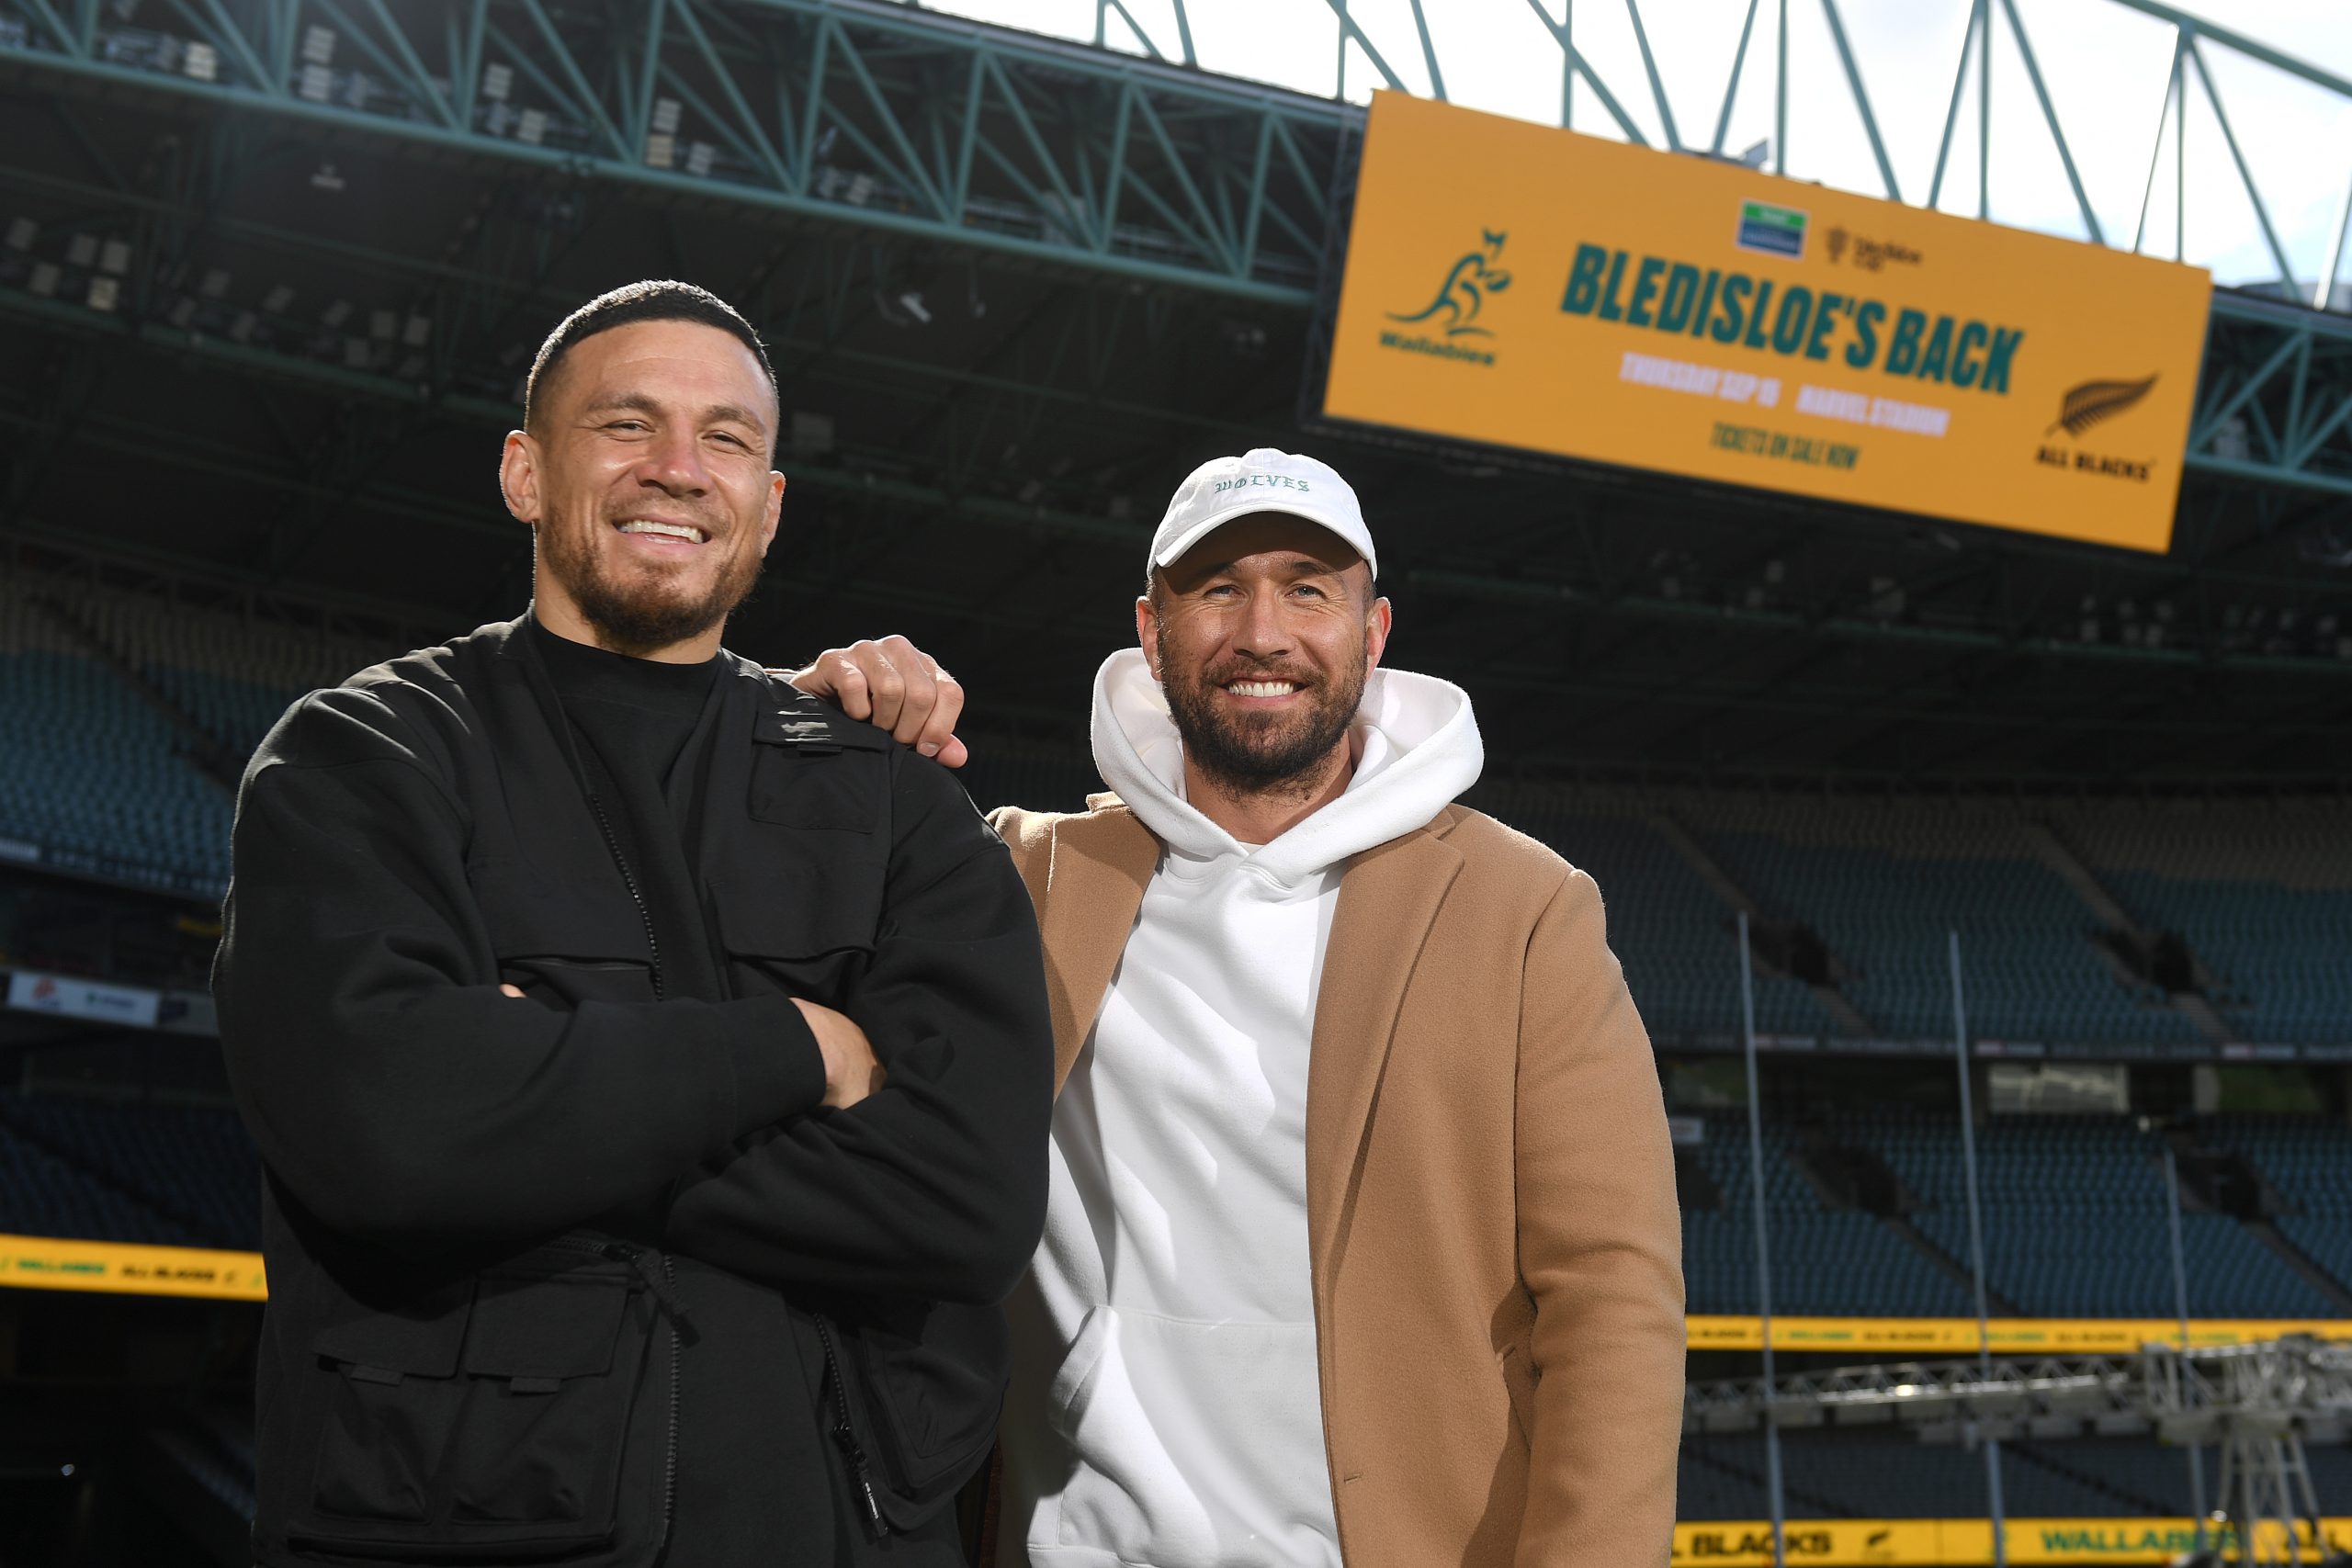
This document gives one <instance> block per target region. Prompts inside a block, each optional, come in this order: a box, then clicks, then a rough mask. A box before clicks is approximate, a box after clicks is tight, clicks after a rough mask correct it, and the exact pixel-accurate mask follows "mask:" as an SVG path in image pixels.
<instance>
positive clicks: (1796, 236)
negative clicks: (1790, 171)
mask: <svg viewBox="0 0 2352 1568" xmlns="http://www.w3.org/2000/svg"><path fill="white" fill-rule="evenodd" d="M1739 245H1740V247H1741V248H1742V249H1743V250H1750V251H1762V252H1763V253H1764V254H1767V255H1774V256H1801V255H1803V254H1804V213H1802V212H1800V211H1798V210H1797V209H1795V208H1793V207H1774V206H1773V205H1771V203H1770V202H1764V201H1744V202H1742V203H1740V207H1739Z"/></svg>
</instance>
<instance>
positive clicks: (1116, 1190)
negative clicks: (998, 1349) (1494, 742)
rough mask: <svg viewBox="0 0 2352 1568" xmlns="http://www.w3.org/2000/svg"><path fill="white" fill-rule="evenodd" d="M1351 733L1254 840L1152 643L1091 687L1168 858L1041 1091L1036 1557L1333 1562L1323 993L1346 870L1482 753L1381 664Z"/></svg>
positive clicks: (1015, 1485)
mask: <svg viewBox="0 0 2352 1568" xmlns="http://www.w3.org/2000/svg"><path fill="white" fill-rule="evenodd" d="M1350 739H1351V746H1352V747H1353V749H1354V752H1355V758H1356V766H1355V775H1354V777H1353V779H1352V780H1351V782H1350V784H1349V785H1348V788H1347V792H1346V793H1345V794H1344V795H1340V798H1339V799H1337V800H1335V801H1333V802H1331V803H1330V804H1329V805H1328V806H1326V807H1323V808H1322V809H1321V810H1319V811H1317V812H1316V813H1315V814H1314V815H1313V816H1311V817H1309V818H1306V820H1305V821H1304V822H1301V823H1300V824H1299V825H1298V826H1296V827H1295V828H1293V829H1291V830H1290V831H1288V832H1286V833H1284V834H1283V835H1282V836H1281V837H1279V838H1277V839H1276V840H1273V842H1272V843H1270V844H1266V845H1263V846H1260V847H1252V846H1250V845H1248V844H1244V843H1242V842H1240V841H1239V840H1236V839H1235V838H1234V837H1233V836H1232V835H1231V834H1229V833H1227V832H1226V831H1225V829H1222V828H1219V827H1218V826H1216V824H1215V823H1213V822H1211V821H1210V820H1209V819H1208V818H1205V817H1204V816H1202V815H1201V814H1200V813H1199V812H1198V811H1196V810H1194V809H1193V807H1191V806H1190V805H1188V804H1187V803H1186V802H1185V799H1184V795H1183V751H1182V743H1181V742H1180V741H1179V739H1178V738H1177V734H1176V728H1175V725H1174V723H1173V722H1172V721H1171V720H1170V717H1169V713H1168V704H1167V700H1166V698H1165V697H1164V696H1163V695H1162V694H1161V692H1160V689H1159V683H1158V682H1155V681H1154V680H1153V679H1152V678H1151V675H1150V672H1149V671H1148V668H1147V667H1146V665H1145V663H1144V659H1143V654H1142V652H1141V651H1140V650H1139V649H1125V650H1123V651H1121V652H1119V653H1115V654H1114V655H1112V656H1111V658H1110V659H1109V660H1107V661H1105V662H1104V664H1103V669H1102V671H1101V672H1100V673H1099V674H1098V675H1097V676H1096V677H1095V682H1094V760H1095V764H1096V766H1097V767H1099V768H1100V769H1101V770H1102V773H1103V779H1104V780H1105V781H1106V782H1107V783H1109V784H1110V785H1111V786H1112V788H1114V790H1116V791H1117V792H1118V794H1119V797H1120V798H1121V799H1122V800H1124V801H1125V802H1126V803H1127V805H1128V806H1129V807H1131V808H1132V809H1133V810H1134V812H1135V814H1136V817H1137V818H1140V819H1141V820H1142V822H1143V824H1144V826H1146V827H1147V828H1149V829H1151V830H1152V832H1153V833H1154V834H1156V835H1157V836H1158V837H1159V840H1160V841H1161V842H1162V844H1163V845H1164V846H1165V848H1164V850H1163V852H1162V853H1161V855H1160V859H1159V869H1158V870H1157V871H1156V872H1155V873H1154V874H1153V876H1152V879H1151V882H1150V885H1149V886H1148V888H1147V889H1146V890H1145V893H1144V898H1143V907H1142V908H1141V910H1140V912H1139V913H1138V914H1137V916H1136V925H1135V929H1134V930H1133V931H1131V932H1130V933H1129V935H1128V938H1127V945H1126V950H1125V954H1124V956H1123V957H1122V958H1121V961H1120V964H1119V968H1118V972H1117V974H1116V975H1115V976H1114V978H1113V980H1112V983H1111V990H1110V993H1109V995H1108V996H1107V998H1105V999H1104V1002H1103V1012H1102V1015H1101V1018H1100V1019H1099V1021H1097V1023H1096V1025H1095V1028H1094V1032H1093V1033H1092V1035H1091V1036H1090V1037H1089V1039H1088V1041H1087V1044H1086V1048H1085V1050H1084V1051H1083V1052H1082V1053H1081V1054H1080V1056H1079V1059H1078V1062H1077V1065H1076V1066H1075V1067H1074V1068H1073V1069H1072V1070H1071V1073H1070V1077H1069V1083H1068V1084H1067V1085H1066V1086H1065V1087H1064V1088H1063V1089H1062V1093H1061V1098H1060V1100H1058V1101H1057V1103H1056V1106H1055V1111H1054V1138H1053V1153H1052V1173H1053V1185H1052V1194H1051V1197H1050V1199H1049V1201H1048V1205H1047V1210H1046V1235H1045V1241H1044V1243H1043V1245H1042V1246H1041V1247H1039V1248H1038V1252H1037V1258H1036V1262H1035V1268H1034V1269H1033V1270H1032V1273H1031V1278H1030V1280H1029V1281H1028V1283H1027V1285H1026V1286H1025V1287H1024V1288H1023V1291H1022V1292H1021V1293H1020V1294H1019V1295H1018V1296H1016V1298H1015V1299H1014V1307H1013V1310H1014V1316H1015V1330H1016V1337H1017V1339H1018V1340H1019V1342H1020V1344H1021V1347H1022V1351H1021V1354H1022V1359H1023V1369H1022V1371H1023V1374H1024V1375H1023V1377H1021V1378H1019V1379H1017V1380H1016V1382H1017V1384H1025V1385H1027V1386H1026V1388H1025V1389H1022V1390H1020V1391H1019V1392H1017V1393H1016V1396H1015V1399H1014V1400H1013V1402H1012V1406H1011V1408H1010V1410H1009V1412H1008V1420H1007V1424H1006V1439H1007V1442H1006V1452H1007V1461H1008V1462H1007V1469H1006V1476H1007V1482H1008V1502H1009V1504H1010V1507H1009V1509H1008V1513H1007V1524H1008V1527H1009V1528H1008V1530H1007V1534H1008V1535H1009V1536H1011V1535H1012V1531H1013V1530H1016V1529H1017V1530H1019V1531H1020V1532H1021V1533H1020V1534H1019V1535H1018V1536H1014V1537H1013V1539H1017V1540H1023V1541H1024V1542H1025V1543H1026V1547H1027V1551H1028V1556H1029V1560H1030V1561H1031V1562H1033V1563H1035V1564H1037V1565H1038V1568H1064V1565H1067V1568H1120V1565H1122V1564H1142V1565H1148V1568H1300V1565H1312V1564H1329V1565H1331V1568H1338V1564H1339V1562H1340V1548H1339V1535H1338V1529H1337V1527H1336V1525H1335V1524H1334V1522H1333V1517H1332V1508H1331V1486H1330V1480H1329V1471H1328V1467H1327V1461H1326V1459H1325V1452H1324V1444H1323V1412H1322V1396H1321V1393H1320V1391H1319V1384H1318V1381H1317V1369H1316V1348H1315V1305H1314V1292H1313V1288H1312V1283H1311V1280H1310V1278H1309V1271H1308V1264H1307V1244H1306V1077H1307V1052H1308V1042H1309V1040H1310V1038H1311V1036H1312V1034H1313V1031H1314V1027H1315V998H1316V988H1317V983H1318V982H1319V980H1320V978H1321V976H1322V969H1323V953H1324V947H1325V944H1326V942H1327V941H1328V940H1329V935H1330V931H1331V917H1332V914H1333V912H1334V910H1335V909H1336V908H1337V907H1338V904H1339V895H1340V870H1341V867H1342V865H1343V863H1345V861H1346V860H1347V858H1348V857H1349V856H1351V855H1352V854H1355V853H1357V852H1360V851H1363V850H1368V849H1370V848H1372V847H1373V846H1374V845H1375V844H1381V843H1385V842H1386V841H1387V840H1390V839H1394V838H1396V837H1397V836H1398V835H1399V834H1402V833H1406V832H1409V831H1411V830H1412V829H1415V828H1418V827H1419V826H1421V825H1422V824H1423V823H1425V822H1427V821H1428V820H1429V819H1430V818H1431V817H1434V816H1435V815H1436V814H1437V813H1438V811H1439V810H1440V809H1441V808H1442V807H1444V806H1445V805H1446V803H1447V802H1449V801H1451V800H1452V799H1453V797H1454V796H1455V795H1459V794H1461V793H1462V791H1464V789H1467V788H1468V787H1469V786H1470V785H1471V784H1473V783H1475V782H1476V779H1477V777H1478V770H1479V767H1480V765H1481V762H1482V761H1483V759H1484V752H1483V750H1482V749H1481V747H1480V745H1479V741H1478V728H1477V725H1476V721H1475V720H1474V719H1473V718H1472V717H1471V713H1470V699H1469V697H1468V696H1467V695H1466V694H1464V692H1462V691H1461V690H1460V688H1458V687H1455V686H1452V685H1449V684H1447V683H1446V682H1442V681H1438V680H1433V679H1431V678H1430V677H1428V676H1424V675H1411V674H1406V673H1403V672H1400V671H1386V670H1383V671H1374V672H1373V674H1372V676H1371V678H1370V680H1369V681H1368V682H1366V684H1365V688H1364V696H1363V704H1362V705H1361V706H1360V707H1359V708H1358V710H1357V716H1356V722H1355V725H1354V727H1353V728H1352V730H1351V737H1350ZM1047 1373H1050V1374H1051V1375H1050V1381H1049V1382H1046V1388H1045V1394H1044V1398H1043V1400H1042V1401H1040V1400H1038V1399H1037V1398H1036V1397H1035V1388H1036V1384H1037V1382H1039V1381H1041V1380H1043V1379H1045V1378H1046V1374H1047ZM1022 1393H1027V1394H1028V1395H1029V1397H1025V1398H1024V1397H1022V1396H1021V1394H1022Z"/></svg>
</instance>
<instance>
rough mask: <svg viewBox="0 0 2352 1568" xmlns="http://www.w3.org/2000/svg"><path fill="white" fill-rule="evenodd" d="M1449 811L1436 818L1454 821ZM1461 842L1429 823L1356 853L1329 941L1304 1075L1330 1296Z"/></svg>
mask: <svg viewBox="0 0 2352 1568" xmlns="http://www.w3.org/2000/svg"><path fill="white" fill-rule="evenodd" d="M1450 822H1451V817H1450V815H1443V814H1442V815H1441V816H1440V818H1438V820H1437V822H1435V823H1432V824H1431V828H1437V827H1443V826H1447V825H1450ZM1461 869H1462V855H1461V852H1459V851H1457V850H1455V849H1454V848H1453V846H1452V845H1450V844H1448V843H1447V842H1446V841H1445V840H1443V839H1442V838H1441V837H1439V836H1438V834H1437V833H1436V832H1434V831H1432V830H1431V829H1430V828H1423V829H1418V830H1416V831H1414V832H1411V833H1408V834H1406V835H1405V836H1404V837H1402V838H1399V839H1392V840H1389V841H1388V842H1387V843H1385V844H1382V845H1380V846H1379V847H1377V848H1375V849H1371V850H1367V851H1365V852H1363V854H1361V855H1358V856H1356V857H1355V858H1354V859H1353V860H1352V861H1351V862H1349V863H1348V867H1347V870H1346V872H1345V874H1343V875H1342V877H1341V880H1340V907H1339V909H1338V911H1337V912H1336V913H1335V914H1334V916H1333V917H1332V921H1331V940H1330V942H1329V946H1328V947H1327V948H1326V949H1325V951H1324V958H1323V978H1322V981H1321V984H1320V985H1319V987H1317V993H1316V998H1315V1035H1314V1046H1313V1055H1312V1056H1311V1057H1310V1059H1309V1061H1308V1064H1307V1077H1306V1222H1307V1240H1308V1245H1309V1247H1310V1249H1311V1257H1312V1258H1313V1264H1314V1272H1315V1287H1316V1295H1317V1299H1318V1300H1321V1299H1328V1292H1329V1285H1330V1281H1331V1276H1332V1273H1333V1271H1334V1269H1336V1267H1337V1263H1338V1258H1339V1252H1340V1245H1341V1243H1342V1242H1343V1241H1344V1239H1345V1233H1346V1228H1347V1226H1346V1221H1347V1216H1348V1214H1349V1213H1350V1212H1351V1209H1352V1207H1353V1203H1352V1199H1353V1195H1354V1191H1355V1178H1356V1172H1357V1170H1358V1168H1359V1167H1360V1165H1361V1163H1362V1155H1363V1140H1364V1135H1365V1134H1366V1132H1367V1131H1368V1130H1369V1127H1370V1124H1371V1121H1372V1106H1373V1100H1374V1096H1375V1094H1376V1093H1377V1092H1378V1089H1379V1088H1380V1077H1381V1073H1382V1071H1383V1070H1384V1069H1385V1067H1386V1066H1387V1063H1388V1046H1389V1042H1390V1040H1391V1039H1392V1038H1393V1037H1394V1035H1395V1033H1396V1030H1397V1012H1398V1011H1399V1010H1400V1009H1401V1008H1402V1007H1403V1005H1404V1000H1405V987H1406V984H1407V982H1408V980H1410V978H1411V977H1412V973H1413V966H1414V964H1416V963H1417V962H1418V961H1419V957H1420V953H1421V945H1422V943H1423V942H1426V941H1427V940H1428V937H1429V931H1430V926H1431V925H1432V924H1434V923H1435V921H1436V919H1437V912H1438V908H1439V906H1441V905H1442V904H1443V903H1444V902H1445V896H1446V893H1447V891H1448V889H1450V888H1451V887H1452V886H1453V879H1454V877H1455V875H1456V874H1459V873H1460V871H1461Z"/></svg>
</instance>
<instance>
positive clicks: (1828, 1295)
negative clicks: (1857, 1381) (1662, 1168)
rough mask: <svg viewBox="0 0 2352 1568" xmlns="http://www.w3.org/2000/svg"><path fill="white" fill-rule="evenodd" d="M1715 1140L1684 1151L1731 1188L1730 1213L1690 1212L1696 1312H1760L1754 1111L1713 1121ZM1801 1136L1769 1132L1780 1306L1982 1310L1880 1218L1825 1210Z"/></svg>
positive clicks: (1823, 1310) (1868, 1311)
mask: <svg viewBox="0 0 2352 1568" xmlns="http://www.w3.org/2000/svg"><path fill="white" fill-rule="evenodd" d="M1704 1125H1705V1129H1706V1133H1705V1137H1704V1139H1703V1141H1702V1142H1701V1143H1700V1144H1699V1145H1697V1146H1696V1147H1695V1148H1690V1149H1687V1150H1686V1151H1685V1152H1684V1157H1686V1158H1694V1159H1696V1160H1697V1161H1698V1162H1699V1163H1700V1164H1701V1165H1702V1167H1703V1168H1704V1169H1705V1170H1706V1173H1707V1175H1708V1176H1709V1177H1710V1178H1711V1179H1713V1182H1714V1184H1715V1186H1716V1188H1717V1189H1719V1190H1721V1192H1722V1194H1723V1198H1724V1206H1723V1208H1722V1209H1721V1210H1720V1211H1713V1210H1705V1209H1701V1210H1694V1211H1686V1212H1685V1213H1684V1214H1683V1216H1682V1258H1683V1273H1684V1280H1685V1287H1684V1288H1685V1291H1686V1293H1687V1296H1688V1299H1689V1303H1690V1310H1691V1311H1692V1312H1694V1313H1752V1312H1754V1311H1755V1310H1756V1305H1757V1289H1756V1244H1755V1227H1754V1224H1753V1220H1752V1217H1751V1216H1752V1213H1753V1210H1752V1204H1753V1203H1754V1197H1753V1194H1754V1192H1755V1186H1754V1183H1753V1182H1752V1181H1751V1180H1750V1179H1749V1162H1748V1147H1747V1121H1746V1118H1745V1116H1744V1115H1731V1114H1715V1115H1710V1116H1708V1117H1706V1118H1705V1121H1704ZM1794 1146H1795V1134H1794V1133H1793V1131H1792V1129H1791V1128H1790V1127H1789V1126H1788V1125H1787V1124H1786V1123H1784V1122H1767V1123H1766V1124H1765V1128H1764V1152H1765V1166H1764V1190H1765V1205H1766V1224H1767V1226H1768V1234H1767V1245H1768V1247H1770V1254H1771V1262H1772V1304H1773V1310H1774V1311H1776V1312H1782V1313H1789V1314H1834V1313H1851V1314H1861V1315H1877V1316H1884V1317H1953V1316H1960V1315H1962V1314H1967V1313H1969V1312H1972V1311H1973V1307H1972V1306H1971V1305H1970V1304H1969V1300H1968V1297H1967V1295H1966V1294H1965V1292H1962V1290H1961V1288H1960V1286H1959V1285H1958V1284H1957V1283H1956V1282H1954V1281H1953V1280H1952V1279H1951V1276H1950V1275H1949V1274H1947V1273H1945V1272H1944V1271H1943V1270H1941V1269H1938V1268H1937V1267H1936V1266H1935V1265H1934V1264H1933V1263H1932V1262H1931V1261H1930V1260H1929V1259H1928V1258H1925V1257H1924V1256H1922V1255H1921V1254H1920V1253H1919V1252H1918V1251H1917V1249H1916V1248H1915V1247H1912V1246H1911V1245H1910V1244H1909V1243H1907V1242H1905V1240H1904V1239H1903V1238H1902V1237H1901V1236H1900V1235H1896V1234H1895V1233H1894V1231H1893V1230H1892V1229H1890V1228H1889V1227H1888V1226H1887V1225H1885V1224H1883V1223H1882V1222H1881V1221H1879V1220H1878V1219H1876V1218H1875V1217H1873V1216H1871V1215H1870V1214H1866V1213H1858V1212H1855V1211H1852V1210H1846V1211H1832V1210H1829V1209H1826V1208H1825V1207H1823V1206H1822V1204H1821V1202H1820V1201H1819V1199H1818V1198H1817V1197H1815V1193H1814V1191H1813V1189H1812V1187H1811V1185H1810V1184H1809V1183H1807V1182H1806V1180H1805V1179H1804V1175H1803V1174H1802V1173H1801V1172H1800V1171H1799V1170H1798V1169H1797V1168H1796V1167H1795V1165H1793V1164H1792V1163H1791V1161H1790V1160H1789V1158H1788V1155H1789V1152H1790V1150H1791V1149H1792V1147H1794Z"/></svg>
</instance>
